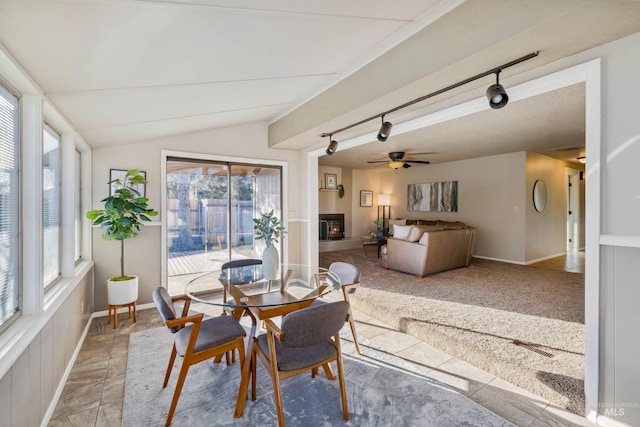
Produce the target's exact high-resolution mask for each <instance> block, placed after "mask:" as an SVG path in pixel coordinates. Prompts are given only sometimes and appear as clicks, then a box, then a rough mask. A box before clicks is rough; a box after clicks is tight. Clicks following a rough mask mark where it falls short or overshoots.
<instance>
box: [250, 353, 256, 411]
mask: <svg viewBox="0 0 640 427" xmlns="http://www.w3.org/2000/svg"><path fill="white" fill-rule="evenodd" d="M257 366H258V358H257V357H256V352H255V350H254V351H252V352H251V400H252V401H254V400H256V383H257Z"/></svg>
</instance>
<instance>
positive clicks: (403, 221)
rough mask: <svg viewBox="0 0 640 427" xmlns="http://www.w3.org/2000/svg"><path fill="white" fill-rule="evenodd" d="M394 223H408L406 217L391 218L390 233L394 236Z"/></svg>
mask: <svg viewBox="0 0 640 427" xmlns="http://www.w3.org/2000/svg"><path fill="white" fill-rule="evenodd" d="M394 225H407V220H406V219H390V220H389V234H391V235H392V236H393V226H394Z"/></svg>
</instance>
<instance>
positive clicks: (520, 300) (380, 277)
mask: <svg viewBox="0 0 640 427" xmlns="http://www.w3.org/2000/svg"><path fill="white" fill-rule="evenodd" d="M334 261H345V262H350V263H353V264H355V265H357V266H359V267H360V268H361V282H362V286H361V287H360V289H359V290H358V291H357V292H356V293H355V294H354V295H353V297H352V304H353V305H354V307H357V308H358V309H359V310H361V311H363V312H365V313H367V314H369V315H371V316H373V317H375V318H378V319H380V320H382V321H385V322H387V323H388V324H390V325H393V326H395V327H398V328H400V329H401V330H402V331H404V332H406V333H408V334H410V335H413V336H415V337H416V338H419V339H421V340H422V341H424V342H427V343H429V344H431V345H433V346H434V347H437V348H439V349H441V350H443V351H445V352H447V353H449V354H451V355H452V356H455V357H457V358H459V359H462V360H465V361H467V362H469V363H471V364H473V365H475V366H477V367H479V368H481V369H484V370H486V371H487V372H490V373H492V374H494V375H496V376H498V377H500V378H502V379H504V380H506V381H508V382H510V383H512V384H515V385H517V386H519V387H521V388H523V389H525V390H529V391H531V392H533V393H535V394H537V395H539V396H542V397H544V398H546V399H548V400H549V401H551V402H552V403H555V404H557V405H560V406H562V407H565V408H567V409H569V410H571V411H573V412H575V413H577V414H580V415H582V414H583V413H584V335H585V329H584V275H583V274H579V273H567V272H562V271H554V270H546V269H541V268H536V267H527V266H519V265H514V264H507V263H501V262H495V261H487V260H481V259H474V260H473V263H472V264H471V265H470V266H469V267H467V268H459V269H455V270H450V271H446V272H442V273H436V274H433V275H430V276H427V277H425V278H423V279H418V278H416V277H415V276H412V275H410V274H405V273H400V272H397V271H392V270H384V269H383V268H382V262H381V260H379V259H377V258H376V257H375V255H373V256H368V257H365V256H364V254H363V252H362V250H361V249H353V250H348V251H336V252H323V253H321V254H320V264H321V265H322V266H325V267H328V266H329V264H330V263H331V262H334ZM516 340H517V341H519V342H522V343H526V344H529V346H522V345H516V344H514V341H516ZM534 350H540V351H542V352H543V353H547V354H546V355H545V354H541V353H540V352H538V351H534Z"/></svg>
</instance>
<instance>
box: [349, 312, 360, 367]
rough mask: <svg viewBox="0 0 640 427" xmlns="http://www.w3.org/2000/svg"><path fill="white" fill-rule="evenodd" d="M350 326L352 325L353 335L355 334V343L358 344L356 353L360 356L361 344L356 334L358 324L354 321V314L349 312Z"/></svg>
mask: <svg viewBox="0 0 640 427" xmlns="http://www.w3.org/2000/svg"><path fill="white" fill-rule="evenodd" d="M349 312H351V308H349ZM349 326H351V335H353V344H354V345H355V346H356V353H358V356H359V355H360V346H359V345H358V336H357V335H356V325H355V322H354V321H353V316H352V315H351V313H349Z"/></svg>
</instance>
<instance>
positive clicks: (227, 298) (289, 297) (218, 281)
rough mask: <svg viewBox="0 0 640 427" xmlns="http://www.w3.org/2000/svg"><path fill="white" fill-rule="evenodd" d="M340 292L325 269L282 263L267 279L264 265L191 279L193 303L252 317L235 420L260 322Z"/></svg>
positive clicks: (244, 396)
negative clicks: (336, 291) (274, 273)
mask: <svg viewBox="0 0 640 427" xmlns="http://www.w3.org/2000/svg"><path fill="white" fill-rule="evenodd" d="M337 289H340V278H339V277H338V276H337V275H336V274H334V273H333V272H330V271H329V270H327V269H325V268H321V267H318V266H311V265H303V264H281V265H280V266H279V269H278V271H277V273H276V275H275V277H272V278H269V279H265V278H264V275H263V271H262V264H257V265H245V266H239V267H232V268H227V269H225V270H218V271H211V272H208V273H205V274H202V275H200V276H199V277H196V278H195V279H193V280H191V281H190V282H189V283H188V284H187V285H186V287H185V294H186V295H187V296H189V297H190V298H191V299H192V300H193V301H195V302H200V303H204V304H209V305H214V306H219V307H222V308H223V310H224V312H226V311H230V312H231V313H232V315H233V316H234V317H236V318H237V319H238V320H239V319H240V318H241V317H242V316H243V315H248V316H250V317H251V331H250V333H249V342H248V344H247V351H246V353H245V355H246V356H245V360H244V364H243V365H242V377H241V381H240V388H239V390H238V399H237V402H236V409H235V412H234V417H236V418H238V417H241V416H242V413H243V411H244V405H245V402H246V399H247V393H248V390H249V380H250V379H251V351H252V346H253V339H252V338H253V337H255V336H256V332H257V328H258V322H259V321H261V320H264V319H269V318H272V317H277V316H283V315H285V314H287V313H291V312H293V311H296V310H300V309H302V308H306V307H309V306H310V305H311V304H312V303H313V301H314V300H315V299H316V298H318V297H319V296H323V295H325V294H328V293H329V292H332V291H334V290H337Z"/></svg>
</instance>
